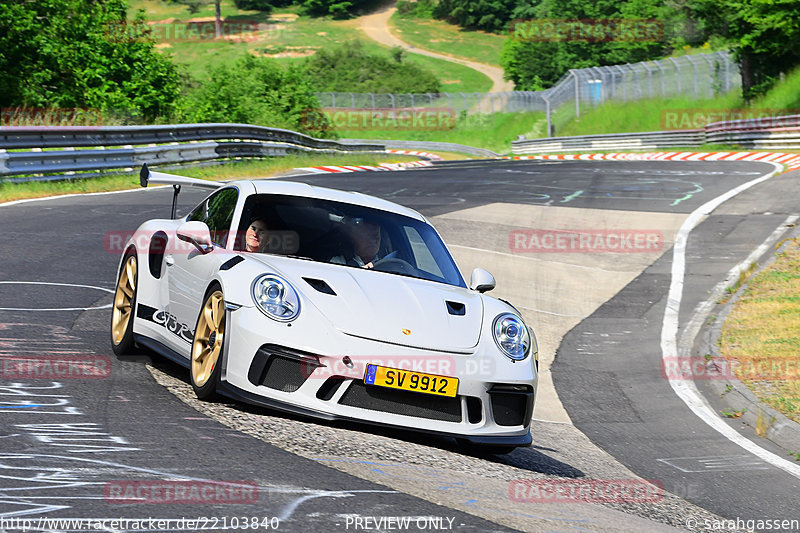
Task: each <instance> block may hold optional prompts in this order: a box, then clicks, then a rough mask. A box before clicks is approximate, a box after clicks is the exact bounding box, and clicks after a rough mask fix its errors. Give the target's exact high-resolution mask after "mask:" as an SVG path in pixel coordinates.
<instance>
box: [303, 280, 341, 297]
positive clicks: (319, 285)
mask: <svg viewBox="0 0 800 533" xmlns="http://www.w3.org/2000/svg"><path fill="white" fill-rule="evenodd" d="M303 279H304V280H305V282H306V283H308V284H309V285H311V286H312V287H314V288H315V289H316V290H317V291H319V292H321V293H322V294H330V295H331V296H336V292H334V290H333V289H332V288H331V286H330V285H328V284H327V283H325V281H323V280H321V279H314V278H303Z"/></svg>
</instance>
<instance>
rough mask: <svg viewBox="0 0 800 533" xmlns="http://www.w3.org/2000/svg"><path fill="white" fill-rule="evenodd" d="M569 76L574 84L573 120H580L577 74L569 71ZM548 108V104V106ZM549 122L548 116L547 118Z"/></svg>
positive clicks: (572, 70)
mask: <svg viewBox="0 0 800 533" xmlns="http://www.w3.org/2000/svg"><path fill="white" fill-rule="evenodd" d="M569 73H570V75H572V77H573V79H574V82H573V83H575V118H580V116H581V97H580V92H579V91H580V89H579V87H578V74H577V72H576V71H575V69H569ZM548 106H549V104H548ZM547 119H548V120H550V116H549V115H548V117H547Z"/></svg>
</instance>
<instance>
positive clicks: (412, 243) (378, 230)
mask: <svg viewBox="0 0 800 533" xmlns="http://www.w3.org/2000/svg"><path fill="white" fill-rule="evenodd" d="M238 235H239V236H240V237H239V238H238V239H237V240H236V241H237V242H236V245H235V246H236V249H237V250H240V251H246V252H252V253H268V254H278V255H286V256H292V257H299V258H301V259H307V260H311V261H318V262H323V263H331V264H338V265H342V266H343V267H351V268H364V269H373V270H376V271H381V272H389V273H392V274H397V275H401V276H409V277H414V278H419V279H426V280H430V281H438V282H440V283H446V284H448V285H455V286H458V287H465V283H464V280H463V278H462V277H461V274H460V273H459V271H458V268H457V267H456V264H455V262H454V261H453V258H452V257H451V256H450V253H449V252H448V251H447V248H445V246H444V243H443V242H442V240H441V239H440V238H439V236H438V235H437V233H436V231H434V229H433V228H432V227H431V226H430V225H429V224H427V223H426V222H423V221H420V220H416V219H413V218H409V217H406V216H402V215H398V214H395V213H389V212H387V211H381V210H377V209H370V208H366V207H363V206H358V205H353V204H345V203H340V202H333V201H330V200H319V199H315V198H303V197H297V196H281V195H270V194H257V195H253V196H251V197H250V198H248V199H247V201H246V202H245V205H244V209H243V211H242V219H241V221H240V224H239V233H238Z"/></svg>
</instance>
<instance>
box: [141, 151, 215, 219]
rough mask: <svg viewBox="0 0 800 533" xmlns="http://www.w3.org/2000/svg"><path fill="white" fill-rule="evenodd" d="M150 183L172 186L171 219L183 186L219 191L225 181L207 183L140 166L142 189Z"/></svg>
mask: <svg viewBox="0 0 800 533" xmlns="http://www.w3.org/2000/svg"><path fill="white" fill-rule="evenodd" d="M150 183H157V184H163V185H172V191H173V192H172V218H175V213H176V211H177V208H178V194H180V192H181V186H184V185H185V186H186V187H199V188H202V189H219V188H220V187H223V186H225V185H226V184H227V182H225V181H208V180H201V179H198V178H188V177H186V176H178V175H177V174H166V173H164V172H153V171H151V170H150V169H149V168H148V167H147V163H145V164H144V165H142V170H141V171H139V184H140V185H141V186H142V187H147V186H148V185H149V184H150Z"/></svg>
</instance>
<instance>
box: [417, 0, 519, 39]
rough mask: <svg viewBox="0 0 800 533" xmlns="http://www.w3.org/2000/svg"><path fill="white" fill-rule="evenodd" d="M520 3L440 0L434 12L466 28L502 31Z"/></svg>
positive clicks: (483, 0) (517, 1)
mask: <svg viewBox="0 0 800 533" xmlns="http://www.w3.org/2000/svg"><path fill="white" fill-rule="evenodd" d="M518 3H519V0H439V3H438V4H437V5H436V6H435V7H434V8H433V14H434V16H435V17H437V18H441V19H445V20H449V21H451V22H454V23H455V24H458V25H459V26H462V27H464V28H478V29H481V30H486V31H493V32H497V33H500V32H502V31H504V30H505V28H506V25H507V24H508V21H509V20H511V14H512V12H513V11H514V8H515V7H516V6H517V4H518Z"/></svg>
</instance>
